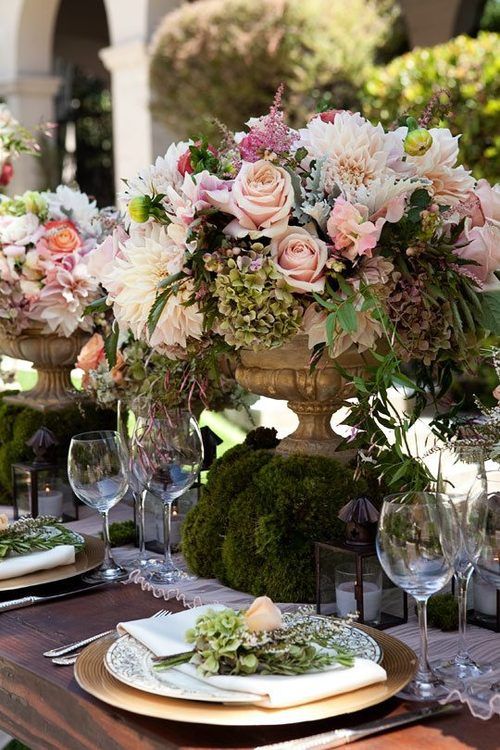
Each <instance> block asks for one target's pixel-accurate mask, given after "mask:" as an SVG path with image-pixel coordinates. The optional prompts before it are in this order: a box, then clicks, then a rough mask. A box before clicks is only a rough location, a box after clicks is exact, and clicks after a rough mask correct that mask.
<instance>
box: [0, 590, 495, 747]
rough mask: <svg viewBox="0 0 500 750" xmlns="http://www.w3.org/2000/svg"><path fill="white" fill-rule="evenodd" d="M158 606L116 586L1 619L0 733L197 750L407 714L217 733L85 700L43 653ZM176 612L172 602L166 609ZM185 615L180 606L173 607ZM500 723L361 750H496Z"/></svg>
mask: <svg viewBox="0 0 500 750" xmlns="http://www.w3.org/2000/svg"><path fill="white" fill-rule="evenodd" d="M161 604H162V602H161V601H158V600H157V599H154V598H153V597H152V596H151V595H150V594H147V593H145V592H143V591H141V590H140V588H139V587H138V586H134V585H128V586H123V585H121V584H115V585H114V586H110V587H107V588H106V589H100V590H98V591H94V592H90V593H86V594H84V595H80V596H79V597H75V598H70V599H63V600H61V601H57V602H53V603H47V604H41V605H36V606H32V607H29V608H25V609H18V610H15V611H12V612H5V613H3V614H0V727H1V728H2V729H4V730H5V731H7V732H9V733H10V734H12V735H14V736H15V737H18V738H19V739H20V740H22V741H24V742H25V743H26V744H27V745H28V746H29V747H30V748H31V750H53V749H57V750H138V748H140V749H141V750H160V749H161V750H170V749H172V750H180V749H181V748H182V750H191V749H194V748H205V749H206V750H215V749H217V750H219V749H221V748H233V749H235V748H238V749H240V748H253V747H255V746H256V745H259V744H265V743H269V742H277V741H279V740H285V739H292V738H297V737H301V736H307V735H309V734H314V733H316V732H321V731H326V730H329V729H333V728H337V727H343V726H351V725H356V724H359V723H361V722H364V721H370V720H373V719H376V718H380V717H383V716H386V715H388V714H390V713H394V712H395V711H401V710H404V709H403V708H402V707H401V705H400V704H399V702H398V701H397V700H396V699H393V700H391V701H387V702H386V703H384V704H382V705H381V706H378V707H376V708H374V709H368V710H366V711H362V712H359V713H357V714H354V715H352V716H350V717H347V716H346V717H340V718H338V719H330V720H326V721H322V722H316V723H311V724H299V725H293V726H288V727H275V728H269V727H251V728H247V727H236V728H218V727H210V726H206V725H193V724H183V723H180V722H173V721H161V720H158V719H150V718H147V717H140V716H136V715H135V714H131V713H128V712H126V711H120V710H118V709H115V708H112V707H111V706H107V705H106V704H104V703H101V702H100V701H98V700H96V699H94V698H92V697H91V696H89V695H87V694H86V693H84V692H83V691H82V690H81V689H80V688H79V687H78V685H77V684H76V682H75V679H74V677H73V670H72V668H71V667H56V666H54V665H53V664H52V663H51V661H50V660H49V659H46V658H44V657H43V656H42V652H43V651H46V650H48V649H50V648H54V647H56V646H58V645H61V644H64V643H68V642H70V641H73V640H77V639H78V638H82V637H85V636H87V635H89V634H92V633H99V632H101V631H104V630H106V629H109V628H112V627H114V626H115V625H116V622H117V621H119V620H125V619H134V618H137V617H144V616H148V615H151V614H153V613H154V612H156V611H157V610H158V609H160V608H161ZM169 606H170V603H169ZM172 609H180V605H177V606H176V605H175V604H174V605H172ZM499 737H500V725H499V722H498V720H497V719H492V720H491V721H488V722H484V721H480V720H478V719H474V718H473V717H472V716H470V714H469V712H468V711H467V710H466V709H465V710H464V711H463V712H462V714H460V715H458V716H457V715H454V716H450V717H444V718H441V719H437V720H435V721H433V722H432V723H428V724H422V725H418V726H414V727H408V728H406V729H401V730H398V731H394V732H391V733H387V734H383V735H380V736H379V737H373V738H370V739H367V740H365V741H362V742H359V743H357V744H356V746H355V747H356V750H396V749H397V748H405V750H417V749H418V750H420V749H421V748H424V749H425V750H459V749H460V750H465V749H466V748H467V749H470V748H477V750H498V747H499V745H500V743H499Z"/></svg>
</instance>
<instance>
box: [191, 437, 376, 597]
mask: <svg viewBox="0 0 500 750" xmlns="http://www.w3.org/2000/svg"><path fill="white" fill-rule="evenodd" d="M374 487H376V483H375V482H373V481H370V480H369V479H368V478H367V477H364V478H361V479H354V476H353V469H352V468H350V467H349V466H344V465H343V464H340V463H339V462H338V461H335V460H333V459H329V458H323V457H316V456H291V457H283V456H279V455H276V454H275V453H274V452H273V451H270V450H253V449H252V448H251V447H249V446H248V445H239V446H236V447H235V448H233V449H232V450H230V451H228V452H227V453H226V454H225V455H224V456H223V457H222V458H221V459H219V460H218V461H217V462H216V463H215V464H214V465H213V467H212V469H211V470H210V472H209V474H208V480H207V484H206V486H205V488H204V490H203V493H202V496H201V499H200V502H199V503H198V505H197V506H196V507H195V508H193V509H192V510H191V511H190V512H189V514H188V516H187V518H186V522H185V524H184V530H183V539H182V550H183V553H184V555H185V558H186V560H187V562H188V564H189V566H190V568H191V569H192V570H193V571H194V572H195V573H196V574H197V575H200V576H203V577H207V578H218V579H219V580H220V581H222V583H224V584H226V585H228V586H231V587H232V588H235V589H239V590H243V591H247V592H249V593H251V594H253V595H254V596H259V595H262V594H267V595H268V596H270V597H271V598H272V599H274V600H275V601H282V602H285V601H301V602H311V601H314V599H315V571H314V542H315V541H323V542H329V541H333V540H334V539H335V538H338V537H339V536H341V535H342V533H343V529H344V524H343V523H342V522H341V521H340V520H339V519H338V517H337V514H338V511H339V510H340V508H341V507H342V506H343V505H345V503H347V502H348V501H349V500H350V499H352V498H353V497H358V496H360V495H367V494H370V495H371V497H372V499H373V500H374V502H378V501H379V499H380V498H379V497H378V494H377V493H375V495H374V493H373V488H374ZM369 488H370V489H369ZM381 492H382V491H380V493H381Z"/></svg>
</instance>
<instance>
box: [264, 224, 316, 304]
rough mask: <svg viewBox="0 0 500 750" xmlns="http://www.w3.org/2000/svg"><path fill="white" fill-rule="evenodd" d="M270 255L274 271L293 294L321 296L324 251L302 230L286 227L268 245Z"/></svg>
mask: <svg viewBox="0 0 500 750" xmlns="http://www.w3.org/2000/svg"><path fill="white" fill-rule="evenodd" d="M271 253H272V257H273V260H274V263H275V265H276V268H277V269H278V271H279V272H280V273H281V274H283V276H284V277H285V279H286V281H287V284H288V285H289V286H290V287H291V289H292V290H293V291H295V292H322V291H323V289H324V287H325V278H324V269H325V264H326V261H327V258H328V247H327V245H326V243H325V242H323V240H320V239H319V238H318V237H313V235H312V234H309V232H308V231H307V230H306V229H303V228H302V227H289V228H288V230H287V231H286V233H285V234H283V235H281V236H280V237H277V238H276V239H275V240H273V241H272V242H271Z"/></svg>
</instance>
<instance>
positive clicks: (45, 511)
mask: <svg viewBox="0 0 500 750" xmlns="http://www.w3.org/2000/svg"><path fill="white" fill-rule="evenodd" d="M62 514H63V493H62V492H60V491H59V490H52V489H50V487H45V489H44V490H42V492H40V493H39V494H38V515H39V516H54V517H55V518H62Z"/></svg>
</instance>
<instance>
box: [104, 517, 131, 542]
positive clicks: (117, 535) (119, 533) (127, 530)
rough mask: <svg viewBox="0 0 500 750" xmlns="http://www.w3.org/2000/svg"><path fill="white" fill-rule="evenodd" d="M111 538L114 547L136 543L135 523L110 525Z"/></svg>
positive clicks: (117, 522)
mask: <svg viewBox="0 0 500 750" xmlns="http://www.w3.org/2000/svg"><path fill="white" fill-rule="evenodd" d="M109 538H110V540H111V546H112V547H121V546H122V545H124V544H133V543H134V542H135V523H134V522H133V521H115V522H114V523H111V524H110V525H109Z"/></svg>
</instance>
